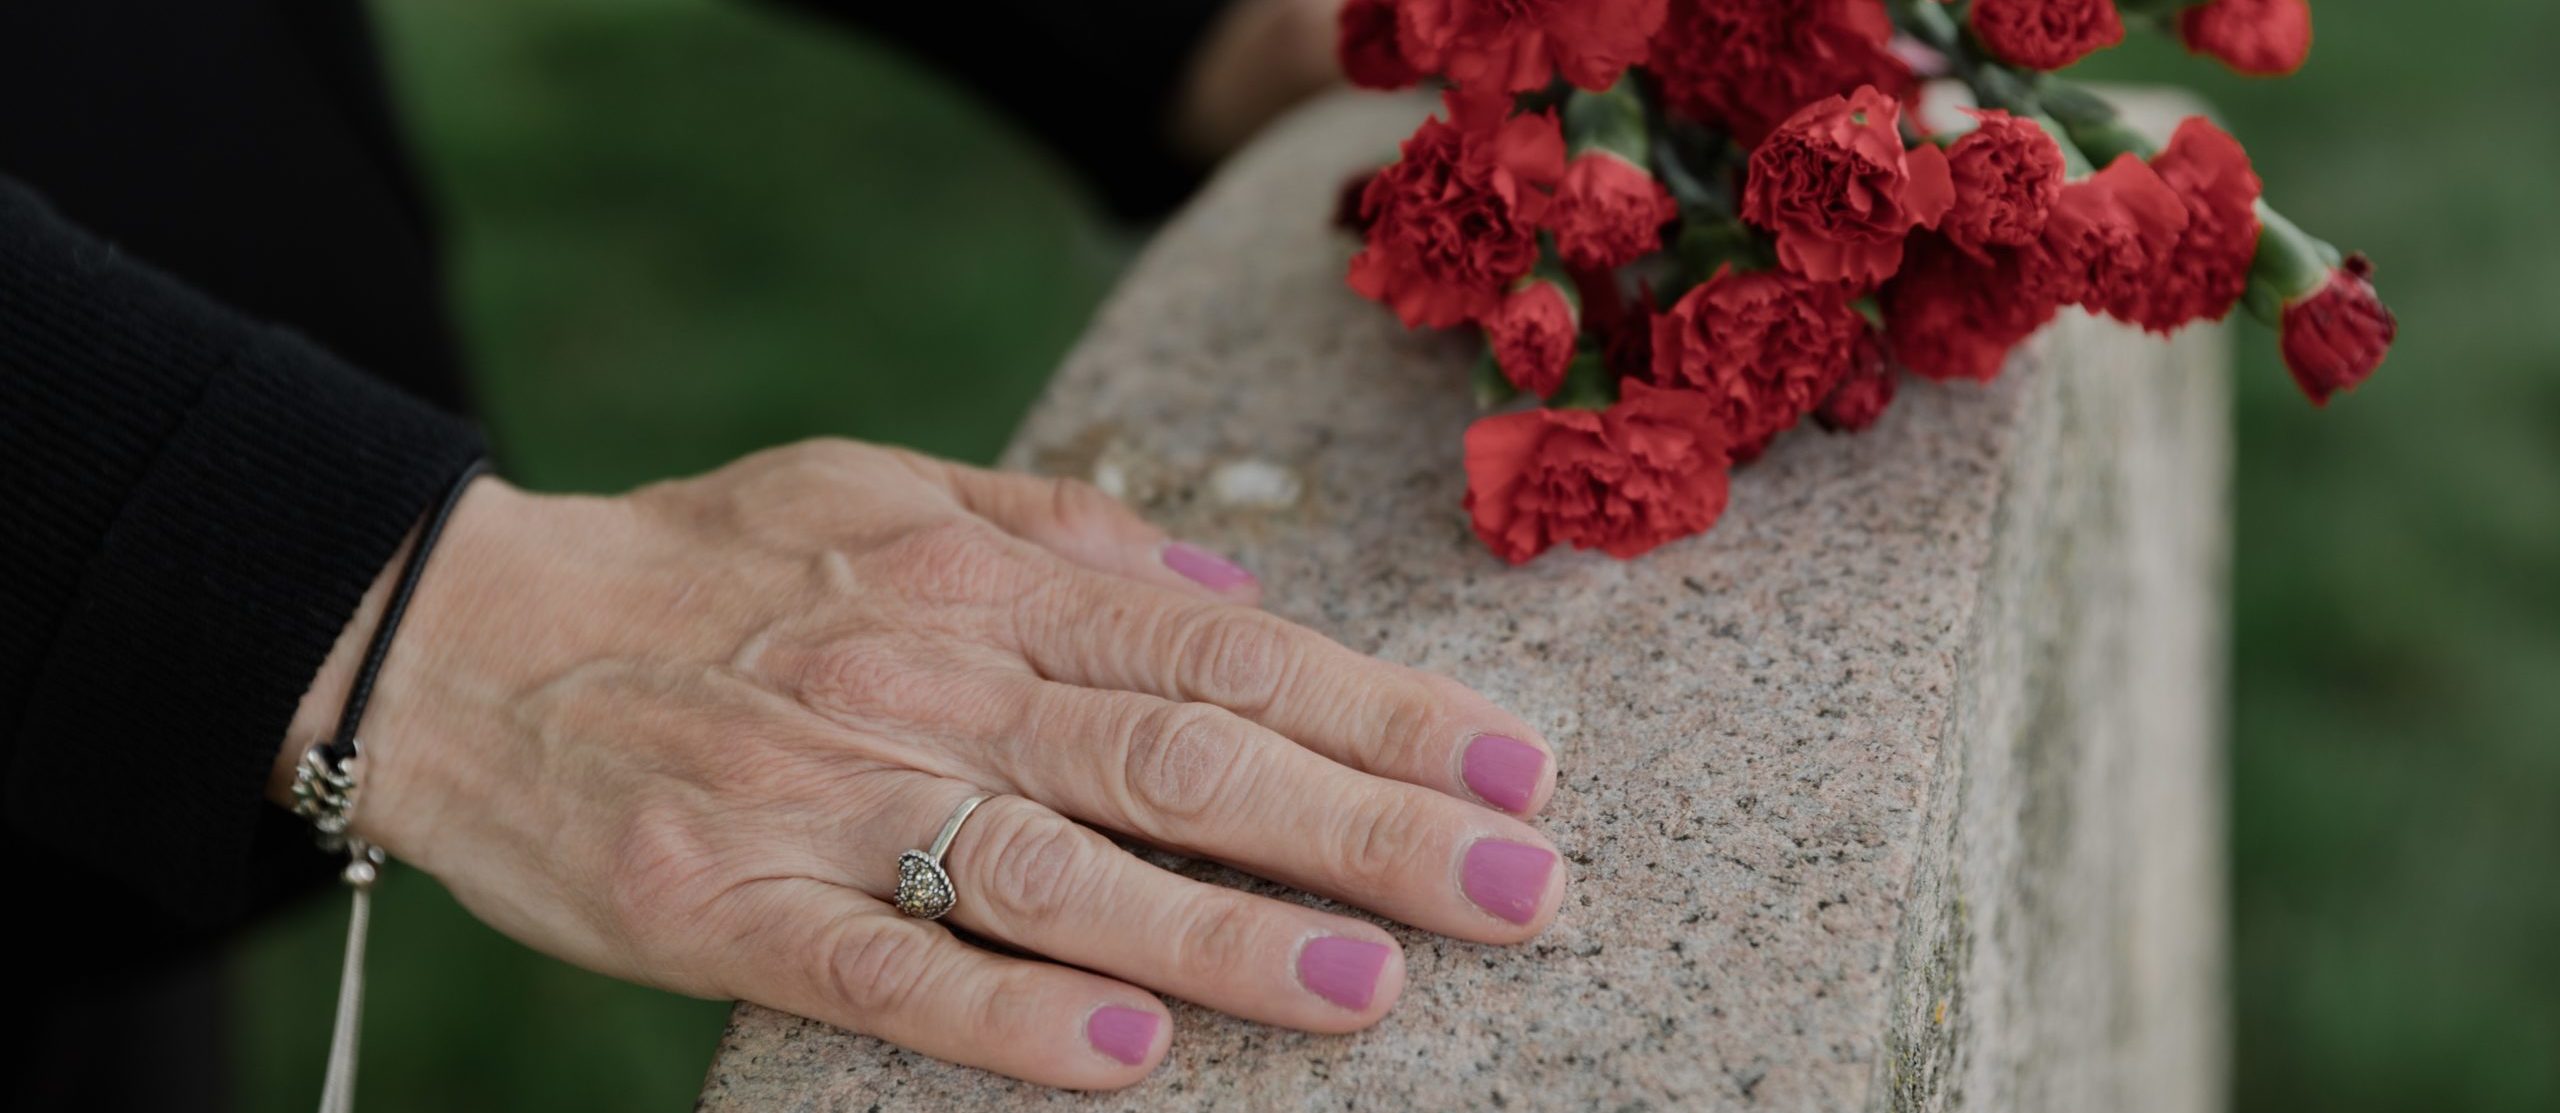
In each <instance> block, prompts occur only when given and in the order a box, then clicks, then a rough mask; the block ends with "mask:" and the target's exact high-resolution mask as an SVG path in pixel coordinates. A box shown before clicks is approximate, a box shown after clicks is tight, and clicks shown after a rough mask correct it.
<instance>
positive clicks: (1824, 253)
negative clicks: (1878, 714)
mask: <svg viewBox="0 0 2560 1113" xmlns="http://www.w3.org/2000/svg"><path fill="white" fill-rule="evenodd" d="M2128 22H2131V23H2134V24H2137V25H2143V26H2153V27H2157V28H2159V29H2161V30H2162V31H2164V32H2166V33H2169V34H2173V35H2176V36H2177V37H2178V38H2179V39H2180V40H2182V41H2183V42H2184V43H2185V44H2186V46H2187V48H2188V49H2189V50H2191V51H2193V52H2195V53H2198V54H2205V55H2210V56H2212V57H2214V58H2217V59H2219V60H2221V61H2222V62H2223V63H2225V64H2227V65H2229V66H2231V67H2232V68H2234V69H2237V70H2239V71H2241V72H2243V73H2250V74H2264V75H2275V74H2283V73H2289V72H2292V71H2293V70H2294V69H2296V68H2297V67H2299V66H2300V65H2301V64H2302V63H2303V60H2304V58H2305V56H2306V55H2307V54H2308V53H2309V51H2310V45H2311V13H2310V8H2309V7H2308V5H2307V3H2306V0H2207V2H2202V3H2198V2H2195V0H1957V2H1954V3H1942V2H1940V0H1350V2H1349V3H1348V4H1347V5H1346V6H1345V7H1344V8H1343V10H1342V27H1341V30H1342V38H1341V53H1342V61H1343V65H1344V68H1345V70H1346V71H1347V72H1348V73H1349V74H1350V75H1351V77H1352V80H1353V81H1355V82H1356V83H1358V84H1361V85H1364V86H1370V87H1374V88H1381V89H1393V88H1403V87H1407V86H1412V85H1415V84H1417V83H1420V82H1422V81H1424V80H1426V79H1429V78H1438V79H1440V80H1442V81H1444V82H1445V83H1446V85H1447V89H1446V92H1445V94H1444V113H1443V115H1442V116H1439V117H1435V118H1432V119H1429V120H1426V121H1425V122H1424V123H1423V124H1422V125H1421V127H1420V128H1419V129H1418V130H1416V131H1415V132H1414V134H1413V137H1412V138H1410V139H1408V140H1406V141H1405V143H1404V147H1403V152H1402V157H1401V158H1399V159H1398V160H1397V161H1396V162H1395V163H1394V164H1392V165H1389V166H1387V167H1385V168H1383V169H1381V170H1379V171H1377V172H1376V173H1375V174H1374V175H1371V176H1368V177H1366V178H1365V179H1363V180H1361V181H1359V182H1355V183H1353V185H1352V187H1351V190H1350V191H1349V192H1348V193H1346V195H1345V198H1344V205H1343V209H1342V213H1341V218H1342V220H1343V221H1344V222H1345V223H1346V224H1347V225H1349V226H1350V227H1352V228H1354V229H1356V230H1358V231H1359V232H1360V233H1361V234H1362V235H1363V236H1364V237H1365V240H1366V243H1365V246H1364V247H1363V248H1362V250H1361V251H1360V252H1359V254H1358V255H1356V256H1355V257H1354V258H1353V259H1352V260H1351V271H1350V282H1351V286H1352V288H1353V289H1354V290H1357V291H1358V292H1359V293H1361V294H1362V295H1364V296H1366V297H1369V298H1372V299H1374V300H1376V301H1379V302H1382V303H1384V304H1385V305H1386V306H1387V307H1388V308H1390V309H1392V310H1393V311H1394V312H1395V314H1396V315H1397V317H1399V318H1401V319H1402V320H1403V321H1404V323H1405V324H1406V325H1407V326H1408V327H1425V326H1428V327H1434V328H1445V327H1451V326H1459V325H1473V326H1475V327H1478V328H1480V329H1482V330H1483V332H1484V336H1485V338H1486V340H1487V346H1488V348H1489V352H1488V355H1487V359H1486V361H1485V363H1484V365H1483V367H1482V369H1481V370H1480V371H1479V373H1478V377H1477V389H1478V393H1479V394H1480V396H1481V400H1482V401H1483V402H1484V403H1485V405H1486V407H1487V408H1488V409H1500V408H1503V407H1505V405H1506V404H1507V403H1509V402H1510V401H1511V400H1513V399H1515V398H1518V397H1520V396H1522V395H1527V396H1532V397H1534V399H1535V400H1536V401H1537V403H1538V404H1537V405H1536V406H1534V407H1524V408H1511V409H1508V410H1507V411H1506V412H1500V413H1496V414H1493V415H1492V416H1488V417H1485V418H1483V419H1481V420H1479V421H1477V422H1476V423H1475V424H1474V425H1473V426H1472V427H1470V428H1469V429H1468V430H1467V435H1466V468H1467V498H1466V506H1467V510H1468V512H1469V514H1470V515H1471V516H1472V517H1473V519H1474V523H1475V530H1476V533H1477V535H1478V536H1479V537H1481V538H1483V540H1484V543H1485V544H1486V545H1487V546H1488V547H1490V548H1491V549H1492V550H1493V551H1494V552H1495V553H1497V554H1499V555H1501V556H1502V557H1503V558H1504V559H1506V560H1510V561H1512V562H1515V563H1517V562H1522V561H1527V560H1529V559H1530V558H1532V557H1535V556H1537V555H1538V554H1539V553H1541V552H1544V551H1545V550H1546V549H1548V548H1549V547H1551V546H1553V545H1556V544H1558V543H1564V544H1570V545H1573V546H1575V547H1577V548H1586V549H1587V548H1597V549H1602V550H1605V551H1607V552H1608V553H1610V554H1611V555H1613V556H1618V557H1632V556H1635V555H1637V554H1639V553H1642V552H1645V551H1646V550H1648V549H1651V548H1653V547H1654V546H1656V545H1659V544H1661V543H1662V542H1664V541H1668V540H1671V539H1674V538H1678V537H1685V536H1688V535H1691V534H1695V533H1699V532H1702V531H1704V530H1706V529H1707V528H1708V527H1710V526H1712V525H1714V524H1715V521H1716V518H1717V516H1718V515H1719V514H1721V513H1722V512H1723V510H1724V505H1725V498H1726V490H1727V477H1728V475H1729V473H1730V470H1731V469H1732V468H1733V467H1734V466H1736V465H1740V464H1744V463H1747V462H1749V461H1750V460H1752V459H1753V458H1754V457H1756V456H1758V455H1759V454H1760V453H1761V452H1762V451H1763V450H1765V449H1766V448H1767V447H1768V445H1769V443H1770V441H1771V440H1772V439H1773V438H1775V437H1777V436H1778V435H1779V434H1780V433H1783V432H1785V431H1787V430H1788V429H1791V428H1793V427H1795V426H1796V425H1798V424H1799V423H1801V422H1802V421H1803V420H1804V419H1805V418H1807V417H1811V418H1812V419H1813V420H1814V421H1815V422H1816V423H1817V424H1819V425H1821V426H1822V427H1823V428H1825V429H1829V430H1833V431H1839V432H1847V431H1855V430H1859V429H1863V428H1866V427H1867V426H1868V425H1870V424H1872V423H1874V422H1875V421H1876V419H1877V417H1878V415H1880V414H1881V413H1882V412H1883V411H1884V409H1885V407H1886V406H1887V405H1888V404H1890V403H1891V402H1892V400H1893V395H1894V384H1895V378H1896V375H1897V374H1898V373H1899V370H1900V369H1907V370H1909V371H1910V372H1911V373H1913V374H1916V375H1919V376H1921V377H1923V378H1928V379H1937V380H1952V379H1970V380H1986V381H1987V380H1989V379H1991V378H1993V377H1994V376H1997V375H1998V374H1999V373H2000V369H2001V367H2002V365H2003V364H2004V363H2005V362H2006V361H2007V357H2008V354H2009V351H2010V349H2011V348H2013V347H2015V346H2016V345H2017V344H2018V343H2019V342H2020V341H2022V340H2024V339H2026V338H2027V337H2028V336H2029V335H2031V334H2033V333H2034V332H2035V331H2036V330H2037V329H2038V328H2040V327H2042V326H2043V325H2044V324H2045V323H2046V322H2047V321H2050V320H2052V319H2053V317H2054V315H2055V314H2056V313H2058V312H2060V311H2061V310H2062V308H2063V307H2065V306H2079V307H2081V308H2084V309H2087V310H2089V311H2091V312H2095V313H2104V314H2106V315H2108V316H2111V317H2114V318H2116V319H2118V320H2121V321H2124V322H2126V323H2128V324H2133V325H2139V326H2141V327H2143V328H2146V329H2150V330H2152V331H2155V332H2161V333H2167V332H2170V331H2173V330H2176V329H2178V328H2180V327H2182V326H2184V325H2186V324H2188V323H2190V322H2194V321H2200V320H2203V321H2218V320H2221V319H2222V318H2224V317H2226V316H2228V315H2229V314H2230V312H2231V310H2232V309H2233V307H2235V306H2239V305H2246V306H2247V307H2248V309H2249V310H2250V312H2251V313H2252V314H2253V315H2255V316H2256V317H2258V318H2259V319H2260V320H2262V321H2265V322H2267V323H2268V324H2270V325H2273V326H2275V327H2276V328H2278V329H2279V330H2280V332H2281V340H2280V343H2281V345H2282V348H2283V353H2284V362H2285V365H2286V366H2287V367H2288V368H2290V369H2291V370H2292V373H2293V377H2294V380H2295V381H2296V382H2297V383H2299V384H2300V385H2301V387H2302V390H2303V392H2304V393H2306V394H2308V395H2309V396H2310V397H2311V400H2312V401H2313V402H2314V403H2325V402H2326V401H2327V400H2328V398H2329V396H2330V395H2332V394H2334V393H2336V392H2338V391H2340V390H2345V389H2348V388H2351V387H2353V386H2355V385H2356V384H2357V383H2359V382H2361V381H2363V380H2364V379H2365V377H2366V376H2368V375H2370V374H2372V372H2373V370H2374V368H2375V366H2376V365H2378V364H2380V363H2381V361H2382V358H2383V355H2384V353H2385V352H2386V351H2387V350H2388V349H2389V348H2390V346H2391V341H2392V338H2393V333H2394V329H2395V325H2394V323H2393V321H2392V317H2391V314H2390V312H2389V311H2388V310H2386V309H2385V308H2383V306H2382V303H2381V301H2380V300H2379V298H2377V297H2376V295H2375V293H2374V288H2373V284H2372V282H2371V280H2370V275H2371V273H2372V268H2371V267H2370V265H2368V264H2367V263H2366V262H2365V260H2364V258H2363V257H2362V256H2341V255H2340V254H2339V252H2338V250H2337V249H2336V248H2334V247H2331V246H2330V245H2328V244H2326V243H2323V242H2321V241H2320V240H2317V239H2314V238H2312V237H2311V236H2310V235H2308V234H2306V233H2304V232H2303V231H2302V230H2301V229H2300V228H2297V227H2295V226H2294V225H2293V224H2292V223H2290V222H2288V221H2286V220H2285V219H2284V217H2282V216H2281V215H2279V214H2278V213H2277V212H2276V211H2275V210H2274V209H2272V208H2269V207H2268V206H2267V204H2266V203H2265V202H2264V201H2263V200H2261V199H2260V197H2259V193H2260V186H2259V181H2258V177H2257V175H2256V173H2254V172H2253V171H2252V170H2251V168H2250V165H2249V155H2248V152H2246V151H2245V150H2243V149H2242V148H2241V146H2240V144H2239V142H2238V141H2237V140H2234V139H2233V138H2232V137H2231V136H2230V135H2229V134H2227V133H2225V132H2224V131H2223V130H2222V129H2221V128H2219V127H2216V126H2215V125H2214V124H2213V123H2212V122H2210V121H2208V120H2205V119H2202V118H2195V119H2189V120H2187V121H2186V122H2185V123H2184V124H2182V125H2180V126H2179V127H2178V129H2177V132H2176V134H2174V135H2172V136H2171V137H2170V138H2169V140H2168V142H2167V143H2166V144H2165V145H2162V144H2155V143H2154V142H2153V141H2152V140H2151V139H2150V138H2149V137H2147V136H2144V135H2142V134H2140V133H2139V132H2137V131H2136V130H2134V129H2133V128H2132V127H2130V126H2128V125H2127V124H2126V123H2125V122H2124V120H2123V119H2122V118H2121V117H2119V116H2118V114H2117V112H2116V111H2115V109H2114V108H2113V107H2112V106H2110V105H2109V104H2108V103H2107V102H2106V100H2105V99H2104V98H2102V97H2100V96H2098V95H2096V94H2094V93H2092V92H2090V91H2089V90H2087V89H2085V88H2082V87H2080V86H2077V85H2074V84H2071V83H2069V82H2067V81H2064V80H2062V79H2060V78H2058V77H2055V76H2054V75H2053V74H2052V73H2051V72H2050V71H2052V70H2056V69H2059V68H2061V67H2064V66H2067V65H2070V64H2071V63H2073V62H2075V61H2078V60H2079V59H2080V58H2082V57H2084V56H2086V55H2088V54H2089V53H2090V52H2092V51H2095V50H2099V49H2101V48H2104V47H2107V46H2111V45H2114V44H2115V43H2117V42H2118V41H2120V40H2122V38H2123V37H2124V29H2125V25H2126V23H2128ZM1929 78H1953V79H1956V80H1958V81H1961V82H1962V84H1963V85H1964V86H1965V87H1967V88H1969V89H1970V91H1971V93H1972V101H1973V103H1974V105H1975V106H1976V107H1973V108H1970V109H1968V110H1966V111H1965V112H1964V113H1962V116H1963V117H1964V119H1965V126H1963V127H1962V128H1958V129H1948V130H1937V129H1932V128H1930V127H1927V126H1924V125H1923V124H1922V123H1921V122H1920V119H1919V114H1918V112H1917V109H1918V106H1919V98H1920V97H1921V94H1922V82H1923V80H1924V79H1929Z"/></svg>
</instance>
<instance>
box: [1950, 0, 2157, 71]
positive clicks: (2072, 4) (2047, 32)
mask: <svg viewBox="0 0 2560 1113" xmlns="http://www.w3.org/2000/svg"><path fill="white" fill-rule="evenodd" d="M1973 36H1974V37H1975V38H1977V39H1980V40H1982V45H1983V46H1984V47H1986V48H1988V49H1989V50H1990V51H1991V53H1993V54H1995V55H1998V56H1999V57H2000V59H2001V60H2002V61H2004V62H2012V63H2015V64H2017V65H2021V66H2025V67H2027V68H2028V69H2032V70H2058V69H2061V68H2062V67H2064V66H2068V65H2070V64H2071V63H2073V62H2077V61H2079V60H2080V59H2082V58H2086V57H2088V56H2089V55H2090V54H2092V53H2095V52H2097V51H2099V50H2103V49H2105V48H2107V47H2110V46H2114V45H2116V44H2117V43H2120V42H2123V41H2124V21H2123V20H2122V19H2119V18H2117V17H2116V6H2115V3H2114V0H1974V3H1973Z"/></svg>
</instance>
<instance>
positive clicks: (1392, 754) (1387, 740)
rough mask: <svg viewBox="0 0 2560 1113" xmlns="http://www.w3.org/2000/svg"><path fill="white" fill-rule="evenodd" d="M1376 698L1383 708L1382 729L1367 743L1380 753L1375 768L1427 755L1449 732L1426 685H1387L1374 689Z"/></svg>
mask: <svg viewBox="0 0 2560 1113" xmlns="http://www.w3.org/2000/svg"><path fill="white" fill-rule="evenodd" d="M1377 698H1378V699H1379V700H1380V701H1381V702H1383V703H1384V704H1385V705H1386V708H1385V714H1384V715H1383V716H1381V718H1382V719H1383V720H1384V726H1383V729H1381V730H1380V731H1379V732H1378V734H1377V736H1376V738H1375V740H1374V741H1372V742H1371V743H1370V744H1371V745H1373V746H1376V747H1378V749H1379V750H1380V752H1379V753H1378V754H1377V755H1376V757H1377V758H1379V759H1380V760H1379V761H1378V762H1377V764H1379V765H1382V766H1385V765H1394V764H1400V762H1399V761H1398V760H1397V759H1401V758H1408V757H1411V756H1413V755H1416V754H1421V753H1427V752H1429V748H1430V747H1431V746H1432V745H1433V744H1434V743H1436V742H1438V741H1439V740H1440V739H1441V738H1443V737H1445V736H1446V735H1447V734H1448V732H1449V730H1450V727H1449V722H1448V716H1447V714H1446V713H1444V712H1443V711H1442V710H1441V701H1440V699H1439V697H1438V696H1437V695H1436V694H1434V693H1433V692H1432V691H1431V689H1430V688H1429V687H1428V686H1426V685H1423V684H1419V683H1411V682H1402V681H1399V682H1391V683H1388V684H1385V685H1382V686H1381V687H1380V688H1379V689H1378V695H1377Z"/></svg>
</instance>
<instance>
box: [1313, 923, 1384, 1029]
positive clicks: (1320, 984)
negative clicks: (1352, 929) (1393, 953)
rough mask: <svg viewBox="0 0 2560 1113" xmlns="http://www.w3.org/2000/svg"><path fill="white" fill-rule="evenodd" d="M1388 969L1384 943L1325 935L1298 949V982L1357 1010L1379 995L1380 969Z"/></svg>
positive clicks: (1328, 998) (1366, 1005)
mask: <svg viewBox="0 0 2560 1113" xmlns="http://www.w3.org/2000/svg"><path fill="white" fill-rule="evenodd" d="M1386 968H1387V945H1386V944H1384V943H1372V942H1370V941H1368V940H1366V939H1344V938H1342V937H1341V936H1338V935H1321V936H1317V937H1316V938H1314V939H1310V940H1307V945H1306V946H1304V947H1300V948H1298V983H1299V984H1301V985H1304V986H1306V987H1307V988H1308V989H1310V990H1313V991H1314V992H1315V995H1316V996H1318V997H1322V998H1324V999H1325V1000H1327V1001H1331V1002H1333V1003H1334V1004H1337V1005H1340V1006H1342V1007H1343V1008H1346V1009H1350V1010H1353V1011H1355V1012H1356V1011H1358V1010H1361V1009H1365V1008H1368V1007H1369V999H1370V998H1372V997H1375V996H1377V993H1378V971H1380V970H1384V969H1386Z"/></svg>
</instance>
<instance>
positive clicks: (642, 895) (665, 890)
mask: <svg viewBox="0 0 2560 1113" xmlns="http://www.w3.org/2000/svg"><path fill="white" fill-rule="evenodd" d="M607 861H608V862H609V863H610V864H609V865H608V866H607V867H606V876H605V900H606V902H607V910H606V911H607V914H608V916H610V917H611V922H612V923H614V924H616V925H618V927H619V929H620V930H621V931H622V932H623V933H624V934H625V935H626V936H628V937H630V938H631V939H632V940H633V941H634V942H637V943H641V944H644V945H645V944H647V943H649V942H650V941H651V936H652V935H653V934H654V933H655V932H657V931H658V930H659V929H661V928H663V927H665V926H667V925H670V924H676V923H683V922H686V921H689V920H691V919H693V913H694V912H695V911H696V910H698V909H700V908H702V907H703V906H705V905H706V904H708V903H709V902H710V900H711V898H712V896H713V895H714V893H715V892H716V891H717V887H718V886H717V884H716V878H717V875H718V871H719V858H718V855H716V854H715V853H714V852H713V851H712V850H711V848H710V846H709V844H707V843H706V842H704V841H703V840H702V838H701V837H700V836H698V835H697V834H695V833H694V831H693V830H692V828H691V827H690V826H689V825H688V824H686V823H685V822H684V821H683V820H682V819H680V818H678V817H675V816H671V815H668V814H665V813H663V812H657V811H652V810H648V809H642V810H639V811H636V812H635V813H634V814H633V815H631V816H630V817H629V818H627V819H625V820H624V821H623V823H622V825H621V828H620V831H619V834H618V835H617V837H615V839H614V840H613V847H612V850H611V856H610V857H609V858H608V859H607Z"/></svg>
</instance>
